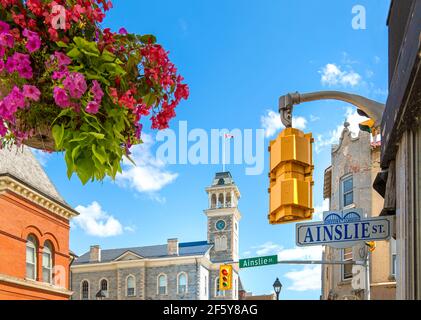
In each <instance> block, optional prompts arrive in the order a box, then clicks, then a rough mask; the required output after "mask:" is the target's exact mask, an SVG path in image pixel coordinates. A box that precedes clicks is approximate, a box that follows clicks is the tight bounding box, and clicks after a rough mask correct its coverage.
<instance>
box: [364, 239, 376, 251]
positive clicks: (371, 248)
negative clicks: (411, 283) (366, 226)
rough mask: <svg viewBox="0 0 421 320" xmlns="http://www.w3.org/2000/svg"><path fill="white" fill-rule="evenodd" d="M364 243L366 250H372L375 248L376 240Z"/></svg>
mask: <svg viewBox="0 0 421 320" xmlns="http://www.w3.org/2000/svg"><path fill="white" fill-rule="evenodd" d="M365 244H366V246H367V247H368V251H370V252H374V250H376V242H375V241H367V242H366V243H365Z"/></svg>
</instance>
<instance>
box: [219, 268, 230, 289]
mask: <svg viewBox="0 0 421 320" xmlns="http://www.w3.org/2000/svg"><path fill="white" fill-rule="evenodd" d="M231 289H232V266H231V265H221V266H220V267H219V290H231Z"/></svg>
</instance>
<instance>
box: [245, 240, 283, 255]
mask: <svg viewBox="0 0 421 320" xmlns="http://www.w3.org/2000/svg"><path fill="white" fill-rule="evenodd" d="M252 249H257V250H256V254H257V255H259V256H265V255H269V254H276V253H278V252H279V251H281V250H282V246H280V245H278V244H275V243H273V242H271V241H269V242H266V243H264V244H262V245H259V246H255V247H252Z"/></svg>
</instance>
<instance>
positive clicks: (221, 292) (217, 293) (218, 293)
mask: <svg viewBox="0 0 421 320" xmlns="http://www.w3.org/2000/svg"><path fill="white" fill-rule="evenodd" d="M224 296H225V291H224V290H219V277H218V278H216V279H215V297H224Z"/></svg>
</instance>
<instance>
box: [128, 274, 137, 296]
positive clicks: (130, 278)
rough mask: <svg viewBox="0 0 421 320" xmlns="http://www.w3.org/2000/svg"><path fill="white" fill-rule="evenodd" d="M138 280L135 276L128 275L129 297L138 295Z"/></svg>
mask: <svg viewBox="0 0 421 320" xmlns="http://www.w3.org/2000/svg"><path fill="white" fill-rule="evenodd" d="M135 286H136V280H135V277H134V276H128V277H127V283H126V287H127V296H128V297H134V296H135V295H136V292H135V290H136V287H135Z"/></svg>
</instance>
